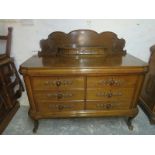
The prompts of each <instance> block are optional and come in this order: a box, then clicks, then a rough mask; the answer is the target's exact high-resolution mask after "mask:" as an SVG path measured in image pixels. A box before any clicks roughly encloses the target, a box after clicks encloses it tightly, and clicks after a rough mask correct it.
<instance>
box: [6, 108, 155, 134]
mask: <svg viewBox="0 0 155 155" xmlns="http://www.w3.org/2000/svg"><path fill="white" fill-rule="evenodd" d="M27 112H28V106H21V107H20V109H19V110H18V112H17V113H16V115H15V116H14V118H13V119H12V121H11V122H10V124H9V125H8V127H7V128H6V130H5V131H4V132H3V134H4V135H31V134H32V135H33V132H32V128H33V122H32V120H31V119H30V118H29V117H28V115H27ZM39 123H40V124H39V129H38V131H37V133H36V134H38V135H132V134H133V135H146V134H148V135H153V134H155V125H150V123H149V121H148V118H147V116H146V115H145V114H144V112H143V111H142V110H141V109H140V108H139V114H138V115H137V117H136V118H135V119H134V120H133V125H134V130H133V131H129V130H128V127H127V125H126V122H125V118H122V117H102V118H67V119H60V118H59V119H46V120H40V121H39Z"/></svg>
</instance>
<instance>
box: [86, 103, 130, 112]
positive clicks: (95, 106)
mask: <svg viewBox="0 0 155 155" xmlns="http://www.w3.org/2000/svg"><path fill="white" fill-rule="evenodd" d="M129 106H130V103H129V102H126V101H107V102H105V101H97V102H96V101H95V102H94V101H93V102H91V101H90V102H87V103H86V110H121V109H122V110H123V109H129Z"/></svg>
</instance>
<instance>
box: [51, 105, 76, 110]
mask: <svg viewBox="0 0 155 155" xmlns="http://www.w3.org/2000/svg"><path fill="white" fill-rule="evenodd" d="M49 108H50V109H58V110H60V111H61V110H64V109H71V108H73V106H71V105H62V104H50V105H49Z"/></svg>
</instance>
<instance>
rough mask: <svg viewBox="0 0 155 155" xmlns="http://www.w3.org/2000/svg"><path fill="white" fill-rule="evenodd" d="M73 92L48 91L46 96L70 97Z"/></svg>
mask: <svg viewBox="0 0 155 155" xmlns="http://www.w3.org/2000/svg"><path fill="white" fill-rule="evenodd" d="M72 96H73V94H71V93H50V94H47V97H49V98H50V97H56V98H57V99H62V98H66V97H72Z"/></svg>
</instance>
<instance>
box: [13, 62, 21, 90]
mask: <svg viewBox="0 0 155 155" xmlns="http://www.w3.org/2000/svg"><path fill="white" fill-rule="evenodd" d="M11 65H12V68H13V69H14V72H15V75H16V77H17V79H18V82H19V85H20V89H21V91H24V86H23V83H22V81H21V79H20V77H19V74H18V72H17V69H16V66H15V64H14V62H13V60H12V63H11Z"/></svg>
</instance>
